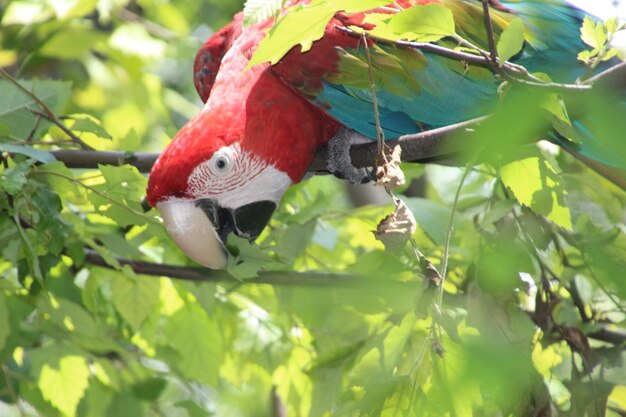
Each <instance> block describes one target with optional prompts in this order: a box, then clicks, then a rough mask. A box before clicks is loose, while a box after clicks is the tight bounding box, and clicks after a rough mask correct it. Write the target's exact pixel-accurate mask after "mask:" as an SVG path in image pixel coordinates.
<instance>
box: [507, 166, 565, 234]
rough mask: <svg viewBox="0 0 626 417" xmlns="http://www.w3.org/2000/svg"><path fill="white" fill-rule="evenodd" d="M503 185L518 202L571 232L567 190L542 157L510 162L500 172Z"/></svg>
mask: <svg viewBox="0 0 626 417" xmlns="http://www.w3.org/2000/svg"><path fill="white" fill-rule="evenodd" d="M500 177H501V178H502V182H503V183H504V184H505V185H506V186H507V188H509V189H510V190H511V191H512V192H513V195H514V196H515V198H516V199H517V200H518V201H519V202H520V203H522V204H524V205H525V206H527V207H529V208H530V209H531V210H533V211H535V212H536V213H538V214H541V215H544V216H546V218H548V219H549V220H551V221H552V222H554V223H556V224H557V225H559V226H561V227H564V228H565V229H569V230H571V229H572V220H571V215H570V211H569V208H568V207H567V206H566V205H565V190H563V188H562V187H561V185H560V183H559V181H558V175H557V173H556V171H555V170H554V168H552V166H551V165H550V164H549V163H548V162H547V161H546V160H545V159H543V158H541V157H540V156H539V155H536V156H531V157H528V158H525V159H521V160H518V161H514V162H511V163H509V164H506V165H505V166H503V167H501V168H500Z"/></svg>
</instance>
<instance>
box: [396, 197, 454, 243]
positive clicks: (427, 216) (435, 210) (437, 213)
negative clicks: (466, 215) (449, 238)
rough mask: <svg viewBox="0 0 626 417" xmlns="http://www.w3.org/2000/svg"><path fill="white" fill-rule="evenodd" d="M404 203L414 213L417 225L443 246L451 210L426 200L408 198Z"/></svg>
mask: <svg viewBox="0 0 626 417" xmlns="http://www.w3.org/2000/svg"><path fill="white" fill-rule="evenodd" d="M404 201H405V203H406V205H407V206H408V207H409V209H410V210H411V211H412V212H413V215H414V216H415V220H417V225H418V226H419V227H421V228H422V229H423V230H424V231H425V232H426V234H428V236H429V237H430V238H431V239H432V240H433V242H435V243H436V244H438V245H442V244H443V242H444V240H445V238H446V233H447V231H448V224H449V222H450V209H449V208H448V207H445V206H442V205H441V204H438V203H435V202H434V201H430V200H427V199H424V198H406V199H404ZM457 222H458V216H457Z"/></svg>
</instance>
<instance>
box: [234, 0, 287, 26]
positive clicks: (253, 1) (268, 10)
mask: <svg viewBox="0 0 626 417" xmlns="http://www.w3.org/2000/svg"><path fill="white" fill-rule="evenodd" d="M283 3H284V0H247V1H246V4H245V5H244V6H243V23H244V25H245V26H249V25H253V24H255V23H260V22H265V21H266V20H267V19H269V18H270V17H273V16H276V15H277V14H278V13H279V12H280V9H281V8H282V7H283Z"/></svg>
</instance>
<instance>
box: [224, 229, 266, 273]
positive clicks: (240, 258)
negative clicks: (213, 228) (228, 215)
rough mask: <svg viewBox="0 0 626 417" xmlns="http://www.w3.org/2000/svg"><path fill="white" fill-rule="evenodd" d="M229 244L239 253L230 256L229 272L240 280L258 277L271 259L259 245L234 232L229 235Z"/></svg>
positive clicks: (230, 247) (232, 249)
mask: <svg viewBox="0 0 626 417" xmlns="http://www.w3.org/2000/svg"><path fill="white" fill-rule="evenodd" d="M227 245H228V247H229V249H231V251H232V252H234V253H236V254H237V255H236V256H229V257H228V266H227V270H228V273H229V274H230V275H232V276H233V277H235V278H237V279H239V280H244V279H248V278H254V277H257V276H258V272H259V270H260V269H261V268H263V266H265V265H266V264H267V263H269V262H270V261H271V259H270V257H269V256H268V255H267V254H266V253H265V252H263V250H262V249H261V248H260V247H259V246H258V245H256V244H254V243H250V242H248V241H247V240H246V239H242V238H240V237H237V236H234V235H233V234H230V235H229V236H228V242H227Z"/></svg>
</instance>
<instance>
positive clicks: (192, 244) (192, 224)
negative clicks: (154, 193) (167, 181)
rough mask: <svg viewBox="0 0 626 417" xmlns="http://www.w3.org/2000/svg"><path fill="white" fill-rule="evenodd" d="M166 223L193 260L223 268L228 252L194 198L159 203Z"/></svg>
mask: <svg viewBox="0 0 626 417" xmlns="http://www.w3.org/2000/svg"><path fill="white" fill-rule="evenodd" d="M157 209H159V211H160V212H161V216H162V217H163V223H164V224H165V228H166V229H167V231H168V233H169V234H170V236H171V237H172V239H174V241H175V242H176V244H178V246H179V247H180V248H181V249H182V250H183V252H185V253H186V254H187V256H189V257H190V258H191V259H193V260H194V261H196V262H198V263H199V264H202V265H204V266H207V267H209V268H213V269H224V268H226V265H227V263H228V255H227V253H226V250H225V248H224V245H223V243H222V241H221V240H220V238H219V236H218V234H217V231H216V230H215V227H214V226H213V224H212V223H211V221H210V220H209V218H208V217H207V215H206V214H205V212H204V211H203V210H202V208H200V207H198V206H197V205H196V204H195V201H193V200H174V201H165V202H161V203H158V204H157Z"/></svg>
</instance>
